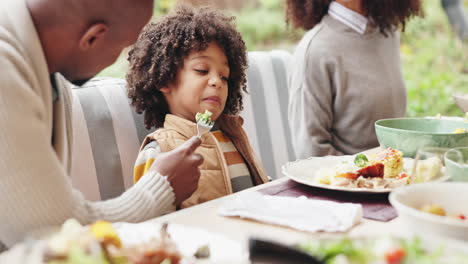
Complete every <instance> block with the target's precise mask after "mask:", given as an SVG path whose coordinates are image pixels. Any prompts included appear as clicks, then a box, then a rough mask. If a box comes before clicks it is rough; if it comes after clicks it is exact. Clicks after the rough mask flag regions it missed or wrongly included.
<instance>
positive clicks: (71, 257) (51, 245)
mask: <svg viewBox="0 0 468 264" xmlns="http://www.w3.org/2000/svg"><path fill="white" fill-rule="evenodd" d="M166 228H167V225H163V227H162V228H161V238H154V239H152V240H150V241H147V242H142V243H140V244H137V245H132V246H125V245H123V244H122V241H121V240H120V238H119V236H118V233H117V232H116V230H115V229H114V228H113V226H112V224H111V223H108V222H104V221H98V222H96V223H94V224H92V225H91V226H89V227H83V226H81V225H80V224H79V223H78V222H77V221H76V220H68V221H66V222H65V223H64V225H63V226H62V229H61V231H60V232H59V233H58V234H56V235H54V236H52V237H51V238H50V239H49V240H48V243H47V250H46V252H45V256H44V259H45V261H44V262H45V263H47V264H72V263H73V264H75V263H84V264H177V263H179V262H180V261H181V259H182V256H181V254H180V253H179V251H178V249H177V246H176V245H175V244H174V242H173V241H172V240H171V239H170V237H169V235H168V234H167V232H166Z"/></svg>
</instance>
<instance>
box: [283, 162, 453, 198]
mask: <svg viewBox="0 0 468 264" xmlns="http://www.w3.org/2000/svg"><path fill="white" fill-rule="evenodd" d="M354 157H355V156H351V155H347V156H326V157H312V158H308V159H302V160H296V161H293V162H288V163H286V164H285V165H283V167H282V171H283V174H284V175H286V176H287V177H288V178H290V179H291V180H293V181H296V182H299V183H302V184H305V185H309V186H313V187H319V188H324V189H330V190H338V191H347V192H363V193H389V192H391V191H392V188H383V189H370V188H350V187H344V186H334V185H327V184H321V183H318V182H317V181H316V180H315V172H317V171H318V170H319V169H321V168H333V167H335V166H337V165H339V164H340V163H343V162H353V161H354ZM413 161H414V160H413V159H411V158H403V167H404V170H405V171H411V168H412V166H413ZM448 178H449V176H448V175H447V174H446V173H445V168H444V171H443V173H441V176H440V177H438V178H434V179H432V180H431V181H432V182H443V181H446V180H448Z"/></svg>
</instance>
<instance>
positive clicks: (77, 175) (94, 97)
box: [72, 78, 151, 201]
mask: <svg viewBox="0 0 468 264" xmlns="http://www.w3.org/2000/svg"><path fill="white" fill-rule="evenodd" d="M125 89H126V88H125V81H124V80H122V79H114V78H95V79H93V80H91V81H89V82H88V83H87V84H86V85H85V86H83V87H75V88H74V89H73V95H74V98H73V108H74V109H73V115H74V116H73V125H74V127H73V129H74V131H73V132H74V139H73V155H72V157H73V163H72V182H73V184H74V186H75V187H76V188H78V189H79V190H81V191H82V192H83V193H84V194H85V197H87V198H88V199H90V200H93V201H95V200H101V199H109V198H113V197H116V196H119V195H120V194H121V193H122V192H123V191H124V190H125V189H127V188H129V187H130V186H131V185H132V184H133V165H134V163H135V160H136V157H137V155H138V150H139V147H140V144H141V142H142V141H143V139H144V138H145V136H146V135H147V134H149V133H150V132H151V131H149V130H146V129H145V126H144V124H143V115H139V114H137V113H136V112H135V111H133V109H132V108H131V106H130V104H129V99H128V98H127V96H126V91H125Z"/></svg>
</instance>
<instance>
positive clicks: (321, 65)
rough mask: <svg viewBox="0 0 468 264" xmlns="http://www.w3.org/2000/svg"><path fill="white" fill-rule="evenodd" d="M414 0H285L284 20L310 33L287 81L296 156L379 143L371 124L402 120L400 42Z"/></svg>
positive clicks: (415, 10) (416, 8)
mask: <svg viewBox="0 0 468 264" xmlns="http://www.w3.org/2000/svg"><path fill="white" fill-rule="evenodd" d="M420 10H421V2H420V0H379V1H375V0H336V1H333V0H305V1H299V0H287V18H286V19H287V22H288V23H290V24H292V25H293V26H295V27H300V28H304V29H306V30H309V31H308V32H307V33H306V34H305V35H304V37H303V38H302V40H301V41H300V42H299V45H298V46H297V48H296V50H295V53H294V60H293V61H294V63H293V64H292V65H293V66H292V71H291V75H290V76H289V89H290V99H289V122H290V127H291V129H292V130H293V131H292V132H293V135H294V136H293V145H294V149H295V152H296V155H297V157H298V158H306V157H310V156H325V155H343V154H354V153H357V152H360V151H363V150H366V149H370V148H374V147H377V146H378V141H377V137H376V135H375V130H374V122H375V121H377V120H379V119H384V118H393V117H402V116H404V115H405V111H406V88H405V83H404V80H403V76H402V71H401V65H400V38H399V33H398V30H400V29H401V30H404V28H405V24H406V22H407V20H408V19H409V18H411V17H412V16H415V15H419V14H420V13H421V11H420Z"/></svg>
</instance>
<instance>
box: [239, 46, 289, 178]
mask: <svg viewBox="0 0 468 264" xmlns="http://www.w3.org/2000/svg"><path fill="white" fill-rule="evenodd" d="M291 59H292V56H291V54H290V53H289V52H286V51H281V50H275V51H270V52H259V51H255V52H249V69H248V71H247V89H248V91H249V94H247V95H245V96H244V111H243V112H242V113H241V115H242V117H243V118H244V120H245V122H244V128H245V130H246V133H247V135H248V136H249V140H250V143H251V145H252V146H253V148H254V151H255V152H256V153H257V155H259V157H260V159H261V160H262V163H263V165H264V167H265V169H266V170H267V172H268V174H269V176H270V177H272V178H273V179H276V178H279V177H281V176H282V175H283V174H282V172H281V166H282V165H283V164H285V163H286V162H288V161H291V160H295V156H294V155H295V154H294V151H293V148H292V145H291V130H290V129H289V122H288V101H289V93H288V84H287V83H288V82H287V76H288V72H287V71H288V69H289V67H288V64H289V63H290V62H291Z"/></svg>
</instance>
